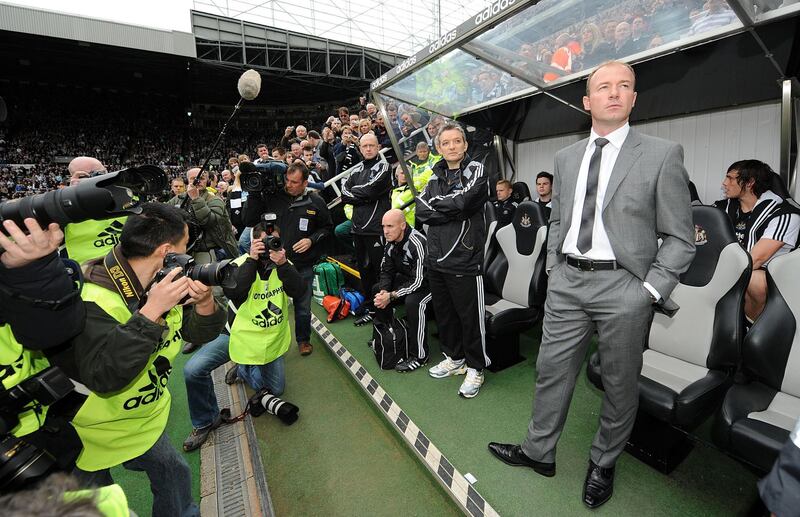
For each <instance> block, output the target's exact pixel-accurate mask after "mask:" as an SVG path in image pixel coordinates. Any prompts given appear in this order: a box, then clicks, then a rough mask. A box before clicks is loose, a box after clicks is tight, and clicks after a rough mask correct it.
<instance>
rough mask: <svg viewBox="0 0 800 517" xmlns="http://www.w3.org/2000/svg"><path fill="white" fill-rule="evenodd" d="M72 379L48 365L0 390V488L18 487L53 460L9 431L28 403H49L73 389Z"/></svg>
mask: <svg viewBox="0 0 800 517" xmlns="http://www.w3.org/2000/svg"><path fill="white" fill-rule="evenodd" d="M72 389H73V384H72V381H70V380H69V378H68V377H67V376H66V375H65V374H64V373H63V372H62V371H61V370H60V369H59V368H58V367H55V366H51V367H49V368H47V369H45V370H42V371H41V372H39V373H37V374H36V375H33V376H31V377H28V378H27V379H25V380H24V381H22V382H21V383H19V384H17V385H16V386H13V387H11V388H9V389H7V390H4V391H3V392H2V393H0V437H1V438H0V492H7V491H13V490H18V489H19V488H22V487H23V486H25V485H27V484H28V483H30V482H32V481H34V480H36V479H38V478H40V477H42V476H44V475H45V474H47V473H48V472H49V471H50V470H51V468H52V467H53V466H54V465H55V464H56V459H55V458H54V457H53V455H51V454H50V453H49V452H47V451H45V450H43V449H40V448H38V447H36V446H35V445H32V444H30V443H28V442H26V441H25V440H24V439H20V438H17V437H15V436H13V435H12V434H10V432H11V430H12V429H14V428H15V427H16V426H17V425H18V424H19V415H20V413H22V412H24V411H25V410H26V409H29V408H30V405H31V404H38V405H42V406H49V405H52V404H53V403H55V402H57V401H59V400H61V399H62V398H64V397H65V396H67V395H68V394H69V393H70V392H72Z"/></svg>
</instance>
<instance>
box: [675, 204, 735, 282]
mask: <svg viewBox="0 0 800 517" xmlns="http://www.w3.org/2000/svg"><path fill="white" fill-rule="evenodd" d="M692 219H693V221H694V244H695V249H696V251H695V256H694V260H692V263H691V264H690V265H689V269H687V270H686V272H685V273H683V275H681V283H682V284H684V285H689V286H694V287H702V286H704V285H706V284H708V282H710V281H711V278H712V277H713V276H714V271H715V270H716V268H717V263H718V262H719V256H720V254H721V253H722V250H723V249H724V248H725V247H726V246H728V245H729V244H731V243H738V241H737V240H736V234H735V233H734V231H733V225H731V221H730V219H729V218H728V216H727V214H726V213H725V212H723V211H722V210H720V209H719V208H715V207H712V206H693V207H692Z"/></svg>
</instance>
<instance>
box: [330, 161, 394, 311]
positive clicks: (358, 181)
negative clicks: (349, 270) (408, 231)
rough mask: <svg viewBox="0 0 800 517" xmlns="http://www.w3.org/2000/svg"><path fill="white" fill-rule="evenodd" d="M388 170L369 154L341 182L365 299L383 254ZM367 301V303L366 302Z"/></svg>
mask: <svg viewBox="0 0 800 517" xmlns="http://www.w3.org/2000/svg"><path fill="white" fill-rule="evenodd" d="M391 189H392V173H391V171H390V170H389V164H388V163H387V162H386V161H385V160H379V159H378V158H372V159H370V160H364V161H363V162H361V163H359V164H357V165H356V166H355V170H354V171H353V172H352V173H351V174H350V176H349V177H348V178H347V180H346V181H345V182H344V184H343V185H342V201H343V202H344V203H350V204H351V205H353V219H352V220H353V229H352V230H351V233H352V234H353V245H354V246H355V249H356V265H357V266H358V271H359V273H360V274H361V289H362V291H361V292H362V294H363V295H364V297H365V298H367V299H368V301H371V300H369V295H370V294H371V293H372V286H373V285H375V282H376V281H377V278H378V273H379V272H380V265H381V260H382V258H383V245H384V240H383V227H382V226H381V219H382V218H383V214H385V213H386V211H387V210H389V209H390V208H391V207H392V200H391V197H390V195H389V193H390V191H391ZM368 305H371V303H369V304H368Z"/></svg>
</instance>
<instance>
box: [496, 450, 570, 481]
mask: <svg viewBox="0 0 800 517" xmlns="http://www.w3.org/2000/svg"><path fill="white" fill-rule="evenodd" d="M489 452H491V453H492V454H493V455H494V457H495V458H497V459H499V460H500V461H502V462H503V463H505V464H507V465H511V466H512V467H530V468H532V469H533V470H534V471H535V472H537V473H538V474H541V475H543V476H545V477H549V478H551V477H553V476H555V475H556V464H555V463H542V462H541V461H534V460H532V459H530V458H529V457H527V456H526V455H525V453H524V452H522V447H520V446H519V445H514V444H511V443H496V442H491V443H490V444H489Z"/></svg>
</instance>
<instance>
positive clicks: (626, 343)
mask: <svg viewBox="0 0 800 517" xmlns="http://www.w3.org/2000/svg"><path fill="white" fill-rule="evenodd" d="M652 302H653V299H652V297H651V296H650V293H649V292H648V291H647V290H646V289H645V287H644V286H643V285H642V281H641V280H640V279H638V278H636V277H635V276H633V275H632V274H631V273H629V272H628V271H626V270H624V269H617V270H615V271H581V270H579V269H577V268H575V267H573V266H570V265H568V264H566V263H565V262H560V263H559V264H557V265H556V266H555V267H554V268H553V269H552V270H551V271H550V279H549V285H548V291H547V301H546V302H545V314H544V323H543V332H542V344H541V346H540V348H539V357H538V359H537V361H536V368H537V371H538V372H539V376H538V378H537V379H536V394H535V398H534V401H533V416H532V418H531V421H530V424H529V425H528V435H527V437H526V439H525V441H524V442H523V443H522V449H523V451H524V452H525V454H526V455H527V456H529V457H530V458H532V459H534V460H536V461H542V462H548V463H549V462H555V455H556V444H557V443H558V438H559V436H560V435H561V431H562V429H563V428H564V422H565V421H566V418H567V412H568V410H569V405H570V401H571V400H572V392H573V390H574V389H575V382H576V380H577V376H578V374H579V373H580V371H581V366H582V365H583V362H584V359H585V357H586V349H587V346H588V344H589V341H590V340H591V337H592V335H593V333H594V331H595V330H597V333H598V335H599V348H598V351H599V354H600V361H601V366H602V379H603V386H604V387H605V393H604V395H603V405H602V409H601V411H600V428H599V429H598V431H597V433H596V434H595V437H594V441H593V442H592V448H591V455H590V457H591V459H592V461H594V463H595V464H597V465H599V466H601V467H613V466H614V464H615V462H616V460H617V457H618V456H619V455H620V454H621V453H622V451H623V450H624V448H625V443H626V442H627V440H628V437H629V436H630V434H631V430H632V429H633V424H634V421H635V419H636V411H637V409H638V407H639V374H640V373H641V370H642V352H643V350H644V344H645V339H646V337H647V333H648V330H649V328H650V322H651V320H652V315H653V305H652Z"/></svg>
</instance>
